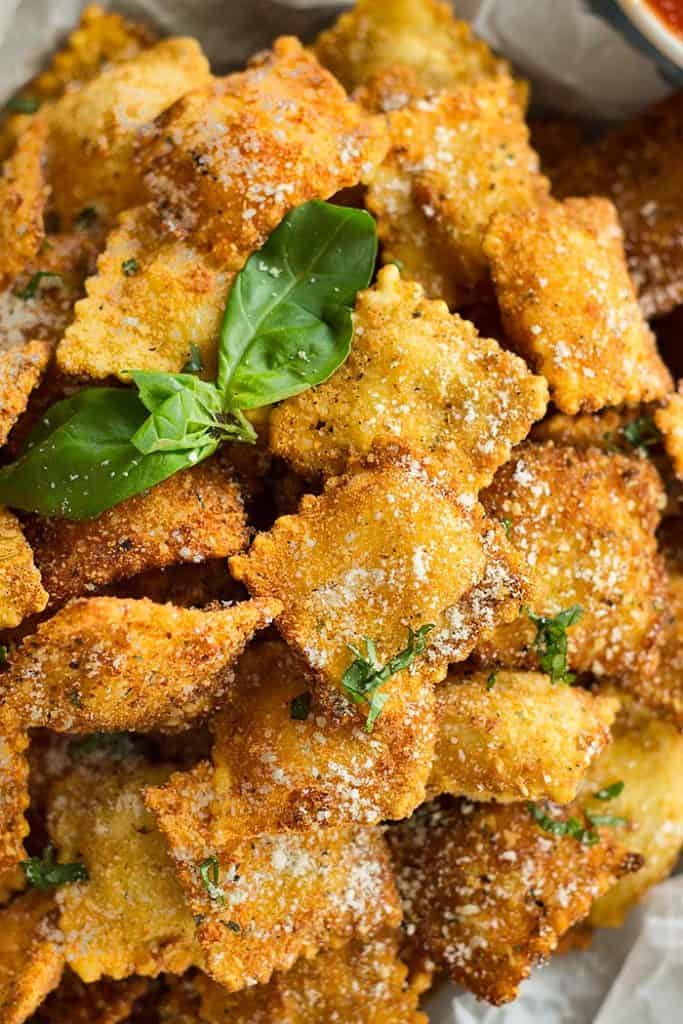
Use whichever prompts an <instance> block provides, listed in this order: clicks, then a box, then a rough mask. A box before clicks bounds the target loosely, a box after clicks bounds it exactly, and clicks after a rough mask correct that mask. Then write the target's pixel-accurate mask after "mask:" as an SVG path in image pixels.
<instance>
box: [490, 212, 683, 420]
mask: <svg viewBox="0 0 683 1024" xmlns="http://www.w3.org/2000/svg"><path fill="white" fill-rule="evenodd" d="M484 251H485V252H486V254H487V256H488V258H489V259H490V261H491V272H492V275H493V280H494V284H495V289H496V296H497V298H498V302H499V304H500V309H501V314H502V319H503V325H504V327H505V330H506V336H507V337H508V338H509V339H510V342H511V343H512V345H513V346H514V348H515V350H516V351H518V352H519V354H520V355H523V356H524V357H525V359H527V360H528V361H529V363H530V364H531V365H532V367H533V368H534V369H535V370H536V371H537V372H539V373H542V374H543V375H544V377H546V378H547V380H548V383H549V385H550V397H551V398H552V400H553V402H554V403H555V405H556V406H557V407H558V409H559V410H560V411H561V412H565V413H570V414H573V413H577V412H579V411H584V412H596V411H597V410H599V409H602V408H603V406H606V405H621V404H626V405H637V404H639V403H640V402H649V401H652V400H654V399H657V398H663V397H664V396H665V395H666V394H667V393H668V392H669V391H670V390H671V387H672V382H671V378H670V375H669V371H668V370H667V368H666V366H665V365H664V363H663V362H662V360H661V359H660V357H659V354H658V352H657V346H656V342H655V339H654V335H653V334H652V331H651V330H650V328H649V327H648V325H647V324H646V322H645V320H644V319H643V316H642V313H641V311H640V309H639V307H638V302H637V299H636V295H635V291H634V289H633V285H632V283H631V280H630V278H629V275H628V270H627V268H626V263H625V261H624V256H623V251H622V249H621V229H620V227H619V221H618V218H617V213H616V210H615V209H614V207H613V206H612V204H611V203H610V202H609V201H608V200H606V199H599V198H591V199H567V200H565V202H564V203H562V204H559V203H552V204H551V203H546V204H545V205H544V206H543V207H539V208H537V209H534V210H521V211H520V210H517V211H512V212H506V213H501V214H499V215H498V216H496V217H494V218H493V220H492V222H491V225H490V227H489V229H488V231H487V234H486V239H485V242H484Z"/></svg>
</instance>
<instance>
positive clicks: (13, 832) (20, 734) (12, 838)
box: [0, 675, 30, 896]
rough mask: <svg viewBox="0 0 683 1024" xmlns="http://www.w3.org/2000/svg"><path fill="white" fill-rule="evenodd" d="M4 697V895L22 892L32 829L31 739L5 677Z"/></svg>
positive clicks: (0, 832) (0, 841) (0, 812)
mask: <svg viewBox="0 0 683 1024" xmlns="http://www.w3.org/2000/svg"><path fill="white" fill-rule="evenodd" d="M2 683H3V689H2V696H1V697H0V765H1V766H2V773H1V774H0V872H2V885H1V887H0V890H1V891H2V894H3V896H8V895H9V894H10V893H11V892H13V891H14V890H16V889H21V888H22V885H21V879H18V878H17V876H16V874H15V872H16V870H17V868H18V866H19V861H20V860H22V859H23V857H24V856H25V851H24V846H23V840H24V839H25V838H26V836H27V835H28V831H29V826H28V822H27V821H26V817H25V814H26V811H27V809H28V806H29V803H30V794H29V766H28V760H27V758H26V751H27V749H28V745H29V738H28V733H27V732H26V729H25V728H24V727H23V726H22V723H21V721H20V719H19V716H18V715H17V714H16V712H15V710H14V708H12V707H11V706H10V705H9V703H8V702H7V700H6V688H5V686H4V683H5V677H4V675H3V677H2Z"/></svg>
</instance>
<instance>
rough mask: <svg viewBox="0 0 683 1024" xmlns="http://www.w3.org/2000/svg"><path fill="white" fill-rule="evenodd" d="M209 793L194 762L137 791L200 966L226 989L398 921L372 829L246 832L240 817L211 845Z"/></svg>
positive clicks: (206, 774)
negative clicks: (163, 846)
mask: <svg viewBox="0 0 683 1024" xmlns="http://www.w3.org/2000/svg"><path fill="white" fill-rule="evenodd" d="M211 792H212V783H211V771H210V768H209V766H208V765H206V764H200V765H199V766H198V767H197V768H196V769H194V770H193V771H192V772H183V773H178V774H176V775H175V776H173V777H172V778H171V780H170V782H169V783H168V784H167V785H166V786H164V787H158V786H157V787H151V788H150V789H148V790H147V793H146V800H147V805H148V806H149V807H150V808H151V809H152V810H153V811H154V814H155V815H156V817H157V820H158V822H159V827H160V828H161V830H162V832H164V834H165V836H166V838H167V840H168V844H169V847H170V850H171V855H172V857H173V859H174V861H175V865H176V870H177V871H178V877H179V878H180V881H181V883H182V886H183V889H184V891H185V895H186V898H187V900H188V903H189V905H190V908H191V910H192V913H193V914H194V916H195V920H196V921H197V935H198V938H199V941H200V943H201V945H202V949H203V952H204V958H205V963H204V969H205V970H206V971H207V972H208V973H209V974H210V975H211V976H212V977H213V978H214V979H215V980H216V981H218V982H220V983H221V984H222V985H224V986H225V987H226V988H227V989H230V990H231V991H234V990H237V989H241V988H244V987H245V986H246V985H252V984H254V983H255V982H261V983H265V982H267V981H269V979H270V977H271V975H272V973H273V971H276V970H287V969H288V968H289V967H291V966H292V964H293V963H294V961H295V960H296V959H297V958H298V957H299V956H305V957H311V956H313V955H314V954H315V953H316V952H317V951H318V950H319V949H320V948H323V947H325V948H328V947H331V948H336V947H338V946H342V945H344V943H346V942H349V941H351V939H353V938H362V939H365V938H368V937H370V936H372V935H374V934H376V933H377V932H379V931H381V930H382V929H383V928H387V927H389V928H391V927H395V926H396V925H397V924H398V922H399V921H400V916H401V914H400V908H399V905H398V896H397V894H396V890H395V887H394V880H393V875H392V872H391V867H390V864H389V858H388V852H387V850H386V846H385V843H384V840H383V838H382V834H381V832H380V831H379V830H378V829H373V828H363V827H352V828H349V827H346V828H337V829H311V830H308V831H306V832H283V833H271V834H265V833H262V834H260V835H253V834H251V833H250V829H249V828H248V826H247V827H245V828H244V829H243V831H241V832H236V833H234V834H233V835H232V836H231V837H228V836H225V838H224V841H223V842H222V843H221V845H218V844H217V843H216V842H215V840H214V838H213V837H212V835H211V814H210V809H209V808H210V804H211ZM245 824H246V823H245ZM202 872H203V873H204V875H205V877H206V882H205V881H204V880H203V878H202ZM216 887H217V888H216Z"/></svg>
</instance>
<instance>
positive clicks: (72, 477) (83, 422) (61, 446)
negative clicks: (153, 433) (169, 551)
mask: <svg viewBox="0 0 683 1024" xmlns="http://www.w3.org/2000/svg"><path fill="white" fill-rule="evenodd" d="M146 415H147V414H146V409H145V407H144V405H143V404H142V402H141V401H140V399H139V398H138V396H137V394H136V393H135V392H134V391H128V390H125V389H122V388H88V389H85V390H84V391H79V392H78V394H77V395H74V397H73V398H68V399H66V400H65V401H63V402H59V403H57V405H55V406H53V407H52V408H51V409H50V410H49V413H48V415H47V416H45V417H44V418H43V420H42V421H41V423H40V424H39V425H38V427H37V429H36V430H35V431H34V433H33V434H32V436H31V437H30V438H29V442H28V445H27V448H26V451H25V452H24V454H23V455H22V456H21V457H20V458H19V459H18V460H17V461H16V462H13V463H11V464H10V465H8V466H4V467H3V468H1V469H0V503H1V504H3V505H10V506H12V507H14V508H20V509H24V510H25V511H27V512H38V513H40V514H41V515H50V516H53V515H54V516H64V517H66V518H68V519H87V518H92V517H93V516H97V515H99V514H100V512H104V511H105V509H108V508H111V507H112V506H113V505H117V504H118V503H119V502H121V501H124V500H125V499H126V498H130V497H131V496H132V495H134V494H139V493H140V492H141V491H144V490H147V488H149V487H152V486H153V485H154V484H157V483H160V482H161V481H162V480H165V479H166V478H167V477H169V476H172V475H173V473H177V472H178V470H180V469H184V468H185V467H186V466H190V465H194V464H195V463H197V462H200V461H201V460H202V459H205V458H207V457H208V456H209V455H211V454H212V453H213V452H214V451H215V449H216V445H217V442H216V441H215V440H211V441H210V442H207V443H204V444H202V445H201V446H198V447H197V448H193V449H189V450H186V451H182V452H177V451H176V452H157V453H154V454H151V455H142V454H141V453H140V452H139V451H138V450H137V448H135V446H134V445H133V444H131V440H130V439H131V437H132V436H133V435H134V434H135V433H136V431H137V430H139V428H140V427H141V426H142V424H143V423H144V421H145V419H146Z"/></svg>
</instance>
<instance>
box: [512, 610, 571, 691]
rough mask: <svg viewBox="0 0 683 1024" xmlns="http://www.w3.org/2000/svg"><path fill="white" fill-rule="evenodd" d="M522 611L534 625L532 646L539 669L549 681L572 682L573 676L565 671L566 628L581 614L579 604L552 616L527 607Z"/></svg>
mask: <svg viewBox="0 0 683 1024" xmlns="http://www.w3.org/2000/svg"><path fill="white" fill-rule="evenodd" d="M524 611H525V612H526V614H527V615H528V617H529V618H530V619H531V621H532V622H533V623H534V624H535V626H536V638H535V640H534V647H535V648H536V653H537V655H538V664H539V666H540V667H541V669H542V670H543V671H544V672H546V673H547V674H548V675H549V676H550V682H551V683H573V682H574V679H575V676H574V674H573V673H572V672H568V671H567V629H568V628H569V626H573V625H574V623H575V622H578V621H579V619H580V618H581V616H582V615H583V608H582V607H581V605H578V604H575V605H572V607H571V608H567V609H566V610H565V611H563V612H558V613H557V615H552V616H547V615H535V614H534V612H532V611H530V609H529V608H525V609H524Z"/></svg>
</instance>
